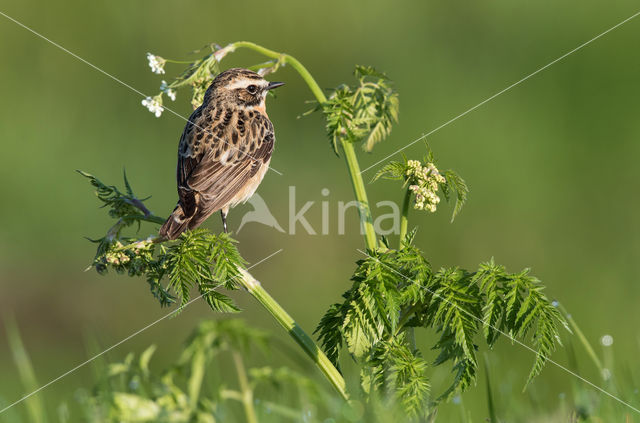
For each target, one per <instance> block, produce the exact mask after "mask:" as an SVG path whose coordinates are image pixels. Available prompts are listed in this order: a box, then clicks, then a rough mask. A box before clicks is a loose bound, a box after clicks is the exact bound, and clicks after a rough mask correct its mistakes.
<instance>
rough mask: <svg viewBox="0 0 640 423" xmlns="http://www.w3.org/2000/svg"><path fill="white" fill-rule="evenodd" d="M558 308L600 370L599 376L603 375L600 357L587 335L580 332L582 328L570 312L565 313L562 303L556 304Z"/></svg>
mask: <svg viewBox="0 0 640 423" xmlns="http://www.w3.org/2000/svg"><path fill="white" fill-rule="evenodd" d="M558 309H559V310H560V312H562V314H563V315H564V317H565V319H567V322H568V323H569V326H571V330H572V331H573V332H574V333H575V334H576V336H577V337H578V340H580V343H581V344H582V346H583V347H584V349H585V350H586V351H587V354H588V355H589V357H590V358H591V361H593V363H594V364H595V365H596V367H597V368H598V372H600V377H603V375H604V366H603V365H602V362H601V361H600V358H599V357H598V355H597V354H596V352H595V350H594V349H593V347H592V346H591V343H590V342H589V340H587V337H586V336H585V335H584V333H583V332H582V330H581V329H580V327H579V326H578V324H577V323H576V321H575V320H573V317H571V314H569V313H567V310H566V309H565V308H564V306H563V305H562V304H559V305H558Z"/></svg>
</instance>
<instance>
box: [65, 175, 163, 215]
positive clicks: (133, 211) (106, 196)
mask: <svg viewBox="0 0 640 423" xmlns="http://www.w3.org/2000/svg"><path fill="white" fill-rule="evenodd" d="M77 172H78V173H79V174H80V175H82V176H84V177H85V178H87V179H89V182H90V183H91V185H93V186H94V187H95V188H96V196H97V197H98V199H99V200H100V201H101V202H102V203H103V205H102V207H108V208H109V216H111V217H113V218H116V219H117V218H120V219H122V221H123V223H124V225H126V226H128V225H131V224H133V223H135V222H138V223H139V222H140V220H142V219H144V218H145V217H147V216H149V214H150V213H149V211H148V210H146V208H144V206H143V202H144V201H145V200H148V199H149V198H151V197H147V198H144V199H142V200H138V199H137V198H136V197H135V195H134V194H133V190H132V189H131V185H130V184H129V181H128V180H127V173H126V172H124V173H123V178H124V185H125V191H126V192H125V193H123V192H121V191H120V190H119V189H118V188H117V187H116V186H114V185H106V184H104V183H102V182H101V181H100V180H99V179H98V178H96V177H95V176H93V175H91V174H89V173H86V172H83V171H81V170H78V171H77Z"/></svg>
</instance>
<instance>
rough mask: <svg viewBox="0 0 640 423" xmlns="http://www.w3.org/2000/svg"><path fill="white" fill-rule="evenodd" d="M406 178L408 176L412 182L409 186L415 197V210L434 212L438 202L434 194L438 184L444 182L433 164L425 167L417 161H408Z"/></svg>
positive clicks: (438, 198)
mask: <svg viewBox="0 0 640 423" xmlns="http://www.w3.org/2000/svg"><path fill="white" fill-rule="evenodd" d="M407 165H408V167H409V168H408V169H407V176H409V177H410V178H411V179H410V180H412V181H413V182H415V183H414V184H413V185H410V186H409V189H410V190H411V192H413V193H414V194H415V196H416V203H415V205H414V208H415V209H417V210H428V211H430V212H432V213H433V212H435V211H436V206H437V205H438V203H439V202H440V197H438V195H437V194H436V192H438V188H439V186H440V184H443V183H445V182H446V180H445V179H444V176H442V175H441V174H440V172H438V169H437V168H436V167H435V166H434V164H433V163H427V164H426V165H425V166H422V164H421V163H420V162H419V161H418V160H409V161H408V162H407Z"/></svg>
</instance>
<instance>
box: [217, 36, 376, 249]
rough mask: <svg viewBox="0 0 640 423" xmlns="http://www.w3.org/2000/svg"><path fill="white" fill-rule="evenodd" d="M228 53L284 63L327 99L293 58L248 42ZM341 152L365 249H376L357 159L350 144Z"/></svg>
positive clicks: (318, 97)
mask: <svg viewBox="0 0 640 423" xmlns="http://www.w3.org/2000/svg"><path fill="white" fill-rule="evenodd" d="M225 48H228V49H229V50H230V51H234V50H235V49H237V48H248V49H250V50H253V51H256V52H258V53H260V54H263V55H265V56H267V57H270V58H272V59H277V60H279V61H280V62H281V63H286V64H288V65H290V66H291V67H292V68H294V69H295V70H296V71H297V72H298V73H299V74H300V76H301V77H302V79H303V80H304V82H306V83H307V85H308V86H309V89H310V90H311V92H312V93H313V95H314V96H315V98H316V100H317V101H318V102H319V103H324V102H326V101H327V97H326V96H325V95H324V93H323V92H322V89H321V88H320V86H319V85H318V83H317V82H316V80H315V79H313V76H312V75H311V74H310V73H309V71H308V70H307V68H305V67H304V65H303V64H302V63H300V62H299V61H298V59H296V58H295V57H293V56H290V55H288V54H284V53H278V52H277V51H274V50H270V49H268V48H265V47H262V46H259V45H258V44H255V43H252V42H250V41H238V42H235V43H232V44H230V45H229V46H227V47H225ZM341 144H342V150H343V151H344V157H345V160H346V161H347V167H348V169H349V176H350V177H351V185H352V186H353V191H354V193H355V196H356V200H357V201H358V210H359V212H360V221H361V222H362V225H363V226H364V232H365V233H364V236H365V242H366V244H367V248H369V249H370V250H375V249H376V243H377V241H376V232H375V229H374V227H373V218H372V216H371V209H370V208H369V201H368V200H367V191H366V189H365V187H364V181H363V180H362V174H361V173H360V165H359V164H358V158H357V157H356V153H355V150H354V148H353V144H352V143H350V142H346V141H342V143H341Z"/></svg>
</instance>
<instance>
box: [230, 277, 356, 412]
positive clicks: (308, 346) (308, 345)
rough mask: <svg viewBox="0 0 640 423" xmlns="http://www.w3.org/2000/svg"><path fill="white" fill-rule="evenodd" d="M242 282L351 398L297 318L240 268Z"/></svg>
mask: <svg viewBox="0 0 640 423" xmlns="http://www.w3.org/2000/svg"><path fill="white" fill-rule="evenodd" d="M240 272H241V276H242V277H241V278H239V282H240V284H241V285H242V286H243V288H245V289H246V290H247V291H248V292H249V293H250V294H251V295H252V296H253V297H254V298H255V299H256V300H258V302H259V303H260V304H262V306H263V307H264V308H266V309H267V311H269V313H271V315H272V316H273V317H274V318H275V319H276V321H277V322H278V323H279V324H280V326H282V327H283V328H284V329H285V330H286V331H287V332H288V333H289V335H291V337H292V338H293V339H294V340H295V341H296V342H297V343H298V345H300V347H302V349H303V350H304V352H305V353H306V354H307V355H308V356H309V358H311V360H313V362H314V363H315V364H316V366H318V368H319V369H320V371H321V372H322V373H323V374H324V375H325V377H326V378H327V379H328V380H329V382H330V383H331V385H333V387H334V388H335V389H336V391H338V393H339V394H340V395H341V396H342V398H344V399H345V400H347V401H348V400H349V396H348V394H347V390H346V384H345V381H344V379H343V377H342V375H341V374H340V372H339V371H338V369H336V368H335V366H334V365H333V363H331V360H329V358H327V356H326V355H325V354H324V353H323V352H322V350H321V349H320V348H318V346H317V345H316V344H315V343H314V342H313V340H312V339H311V337H309V335H307V334H306V332H305V331H304V330H302V328H301V327H300V325H298V324H297V323H296V322H295V320H293V318H292V317H291V316H290V315H289V314H288V313H287V312H286V311H285V310H284V309H283V308H282V307H281V306H280V304H278V303H277V302H276V300H274V299H273V297H272V296H271V295H269V293H268V292H267V291H265V289H264V288H263V287H262V285H261V284H260V282H258V281H257V280H256V279H255V278H254V277H253V276H251V274H250V273H249V272H247V271H246V270H244V269H240Z"/></svg>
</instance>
